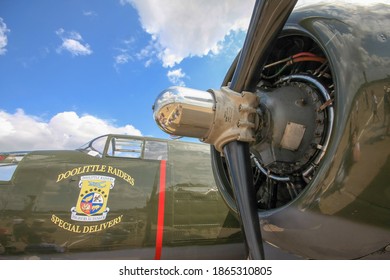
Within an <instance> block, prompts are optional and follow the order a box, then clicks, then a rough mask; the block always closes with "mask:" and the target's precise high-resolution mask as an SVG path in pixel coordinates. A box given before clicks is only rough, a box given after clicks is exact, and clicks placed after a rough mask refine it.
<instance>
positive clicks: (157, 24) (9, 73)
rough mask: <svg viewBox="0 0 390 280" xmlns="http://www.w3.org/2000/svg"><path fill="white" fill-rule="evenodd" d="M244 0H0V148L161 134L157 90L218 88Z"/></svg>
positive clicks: (237, 36) (243, 19)
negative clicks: (155, 117)
mask: <svg viewBox="0 0 390 280" xmlns="http://www.w3.org/2000/svg"><path fill="white" fill-rule="evenodd" d="M302 2H307V1H303V0H301V1H300V3H302ZM253 5H254V0H245V1H242V0H226V1H223V2H222V1H220V0H190V1H183V0H111V1H103V0H83V1H80V0H67V1H64V0H62V1H56V0H36V1H30V0H0V97H1V98H0V151H15V150H32V149H74V148H77V147H79V146H80V145H82V144H84V143H85V142H87V141H88V140H90V139H92V138H94V137H97V136H99V135H102V134H105V133H124V134H134V135H144V136H152V137H159V138H169V136H168V135H166V134H165V133H163V132H162V131H161V130H160V129H159V128H158V127H157V125H156V124H155V122H154V120H153V117H152V109H151V108H152V105H153V103H154V100H155V98H156V96H157V95H158V94H159V93H160V92H161V91H162V90H163V89H165V88H167V87H169V86H172V85H182V86H188V87H193V88H197V89H204V90H206V89H209V88H218V87H219V86H220V83H221V82H222V80H223V77H224V75H225V73H226V71H227V69H228V67H229V66H230V64H231V62H232V60H233V59H234V57H235V56H236V54H237V52H238V51H239V49H240V48H241V46H242V43H243V40H244V38H245V31H246V28H247V26H248V22H249V19H250V16H251V12H252V7H253Z"/></svg>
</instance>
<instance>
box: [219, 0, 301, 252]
mask: <svg viewBox="0 0 390 280" xmlns="http://www.w3.org/2000/svg"><path fill="white" fill-rule="evenodd" d="M296 2H297V1H291V0H280V1H275V0H264V1H259V0H258V1H256V4H255V8H254V10H253V14H252V18H251V22H250V25H249V29H248V33H247V36H246V39H245V42H244V46H243V49H242V51H241V55H240V57H239V59H238V62H237V67H236V69H235V71H234V74H233V77H232V80H231V82H230V84H229V87H230V89H232V90H234V91H235V92H242V91H244V90H250V88H251V87H252V86H253V83H254V82H255V81H254V78H255V76H256V75H255V71H256V70H258V69H261V68H259V67H262V66H263V64H264V62H265V59H266V58H267V53H266V52H267V49H269V47H270V45H271V44H272V43H273V41H274V39H275V38H276V36H277V35H278V34H279V32H280V31H281V29H282V28H283V26H284V24H285V22H286V21H287V18H288V16H289V15H290V13H291V12H292V10H293V8H294V6H295V4H296ZM223 150H224V154H225V157H226V160H227V164H228V169H229V172H230V177H231V181H232V187H233V192H234V196H235V199H236V204H237V210H238V213H239V215H240V219H241V227H242V231H243V233H244V238H245V243H246V248H247V253H248V257H249V258H250V259H264V250H263V243H262V236H261V230H260V220H259V216H258V213H257V202H256V194H255V191H254V189H253V175H252V169H251V166H250V155H249V143H247V142H240V141H233V142H230V143H228V144H226V145H225V146H224V148H223Z"/></svg>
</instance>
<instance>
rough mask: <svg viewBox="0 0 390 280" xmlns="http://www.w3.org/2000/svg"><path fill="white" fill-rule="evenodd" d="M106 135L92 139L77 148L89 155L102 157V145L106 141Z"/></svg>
mask: <svg viewBox="0 0 390 280" xmlns="http://www.w3.org/2000/svg"><path fill="white" fill-rule="evenodd" d="M107 137H108V136H107V135H105V136H101V137H98V138H95V139H93V140H92V141H90V142H88V143H86V144H84V145H83V146H81V147H80V148H78V149H77V150H79V151H81V152H84V153H86V154H88V155H90V156H94V157H102V155H103V151H104V146H105V145H106V142H107Z"/></svg>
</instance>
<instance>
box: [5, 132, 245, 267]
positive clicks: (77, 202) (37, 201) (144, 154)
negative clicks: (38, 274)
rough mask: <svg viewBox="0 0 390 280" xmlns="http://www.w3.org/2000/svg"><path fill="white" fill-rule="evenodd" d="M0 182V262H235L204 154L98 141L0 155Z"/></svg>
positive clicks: (229, 222)
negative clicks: (77, 146)
mask: <svg viewBox="0 0 390 280" xmlns="http://www.w3.org/2000/svg"><path fill="white" fill-rule="evenodd" d="M0 176H1V181H0V258H5V259H14V258H30V257H34V258H36V257H38V258H51V259H53V258H54V259H160V258H164V259H172V258H180V259H183V258H184V259H189V258H194V259H205V258H218V259H219V258H242V257H244V254H243V252H244V251H243V246H242V244H243V243H242V235H241V230H240V226H239V223H238V221H237V219H236V218H235V217H234V216H233V215H232V214H231V213H230V211H229V209H228V207H227V206H226V205H225V203H224V201H223V199H222V197H221V196H220V194H219V192H218V189H217V187H216V184H215V181H214V178H213V174H212V171H211V161H210V148H209V145H205V144H202V143H194V142H183V141H176V140H162V139H155V138H147V137H136V136H125V135H105V136H101V137H98V138H96V139H94V140H92V141H91V142H89V143H87V144H86V145H84V146H83V147H81V148H80V149H77V150H74V151H34V152H19V153H15V152H14V153H2V154H1V155H0ZM205 245H207V246H205Z"/></svg>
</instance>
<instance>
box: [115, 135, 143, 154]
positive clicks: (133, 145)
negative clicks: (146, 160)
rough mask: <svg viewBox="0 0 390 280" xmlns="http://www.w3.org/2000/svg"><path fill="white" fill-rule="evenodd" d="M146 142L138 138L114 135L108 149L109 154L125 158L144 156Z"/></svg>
mask: <svg viewBox="0 0 390 280" xmlns="http://www.w3.org/2000/svg"><path fill="white" fill-rule="evenodd" d="M143 145H144V142H143V141H142V140H138V139H128V138H116V137H113V138H112V139H111V141H110V145H109V148H108V151H107V155H108V156H112V157H124V158H142V150H143Z"/></svg>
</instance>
